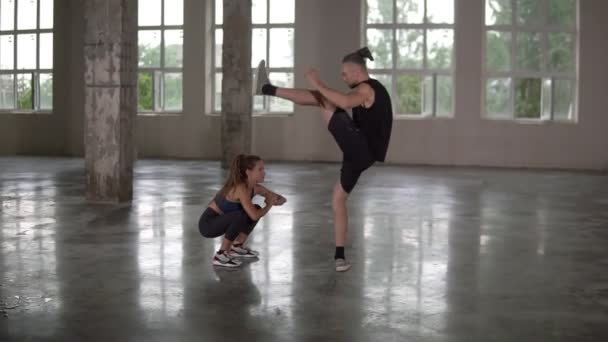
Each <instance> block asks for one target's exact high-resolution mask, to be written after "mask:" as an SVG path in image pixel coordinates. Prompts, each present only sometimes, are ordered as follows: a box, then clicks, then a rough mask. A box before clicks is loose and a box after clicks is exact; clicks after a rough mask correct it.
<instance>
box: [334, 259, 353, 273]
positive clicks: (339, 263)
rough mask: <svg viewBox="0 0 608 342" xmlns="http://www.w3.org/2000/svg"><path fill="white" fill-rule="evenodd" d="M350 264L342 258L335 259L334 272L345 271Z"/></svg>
mask: <svg viewBox="0 0 608 342" xmlns="http://www.w3.org/2000/svg"><path fill="white" fill-rule="evenodd" d="M350 266H351V265H350V264H349V263H348V262H346V260H344V259H336V272H346V271H348V270H349V269H350Z"/></svg>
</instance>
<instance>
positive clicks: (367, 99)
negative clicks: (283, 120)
mask: <svg viewBox="0 0 608 342" xmlns="http://www.w3.org/2000/svg"><path fill="white" fill-rule="evenodd" d="M365 59H369V60H372V61H373V60H374V59H373V57H372V55H371V52H370V51H369V49H368V48H367V47H364V48H362V49H359V50H358V51H356V52H353V53H350V54H348V55H346V56H345V57H344V58H343V59H342V80H343V81H344V82H345V83H346V84H347V85H348V86H349V87H350V88H351V89H352V91H350V92H349V93H347V94H345V93H342V92H340V91H337V90H334V89H331V88H329V87H327V86H326V85H325V84H324V83H323V82H322V81H321V80H320V78H319V73H318V71H317V70H315V69H309V70H308V71H307V72H306V79H307V80H308V81H309V83H310V85H311V86H312V89H311V90H308V89H292V88H279V87H276V86H274V85H272V84H271V83H270V81H269V79H268V73H267V72H266V68H265V62H264V61H263V60H262V61H261V62H260V65H259V66H258V73H257V81H256V94H258V95H267V96H277V97H280V98H283V99H287V100H290V101H292V102H294V103H296V104H299V105H310V106H318V107H320V108H321V112H322V115H323V119H324V120H325V123H326V124H327V128H328V129H329V131H330V132H331V134H332V135H333V137H334V139H335V141H336V143H337V144H338V146H339V147H340V149H341V150H342V153H343V159H342V168H341V170H340V179H339V181H338V182H337V183H336V184H335V186H334V190H333V198H332V207H333V211H334V228H335V239H336V251H335V255H334V259H335V263H336V271H338V272H344V271H347V270H349V269H350V267H351V265H350V264H349V263H348V262H347V261H346V257H345V255H344V245H345V243H346V231H347V222H348V215H347V210H346V200H347V198H348V194H349V193H350V192H351V191H352V190H353V188H354V187H355V184H356V183H357V180H358V179H359V176H361V173H362V172H363V171H365V170H366V169H368V168H369V167H370V166H371V165H372V164H374V162H376V161H379V162H384V160H385V158H386V152H387V150H388V144H389V140H390V135H391V129H392V123H393V111H392V106H391V99H390V96H389V94H388V92H387V91H386V88H384V86H383V85H382V84H380V82H378V81H377V80H375V79H372V78H370V77H369V74H368V71H367V66H366V61H365ZM348 110H352V114H353V116H352V119H351V117H350V116H349V115H348V113H347V111H348Z"/></svg>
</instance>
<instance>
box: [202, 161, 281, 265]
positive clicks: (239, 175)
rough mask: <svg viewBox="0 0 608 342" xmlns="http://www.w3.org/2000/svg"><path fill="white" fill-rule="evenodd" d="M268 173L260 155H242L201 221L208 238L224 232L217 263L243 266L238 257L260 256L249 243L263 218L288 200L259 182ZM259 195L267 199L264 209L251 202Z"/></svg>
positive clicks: (215, 257)
mask: <svg viewBox="0 0 608 342" xmlns="http://www.w3.org/2000/svg"><path fill="white" fill-rule="evenodd" d="M265 176H266V172H265V171H264V161H262V159H261V158H260V157H258V156H254V155H244V154H240V155H238V156H237V157H236V158H235V159H234V160H233V162H232V165H231V166H230V173H229V174H228V178H227V179H226V182H225V183H224V186H223V187H222V189H221V190H220V191H219V192H218V193H217V194H216V195H215V197H214V198H213V200H211V202H210V203H209V206H208V207H207V209H206V210H205V212H203V214H202V215H201V218H200V220H199V222H198V229H199V231H200V232H201V234H202V235H203V236H204V237H206V238H215V237H218V236H220V235H224V239H223V240H222V245H221V247H220V250H219V251H217V252H216V253H215V255H214V256H213V261H212V263H213V265H216V266H223V267H239V266H240V265H241V262H240V261H239V260H236V259H235V257H244V258H255V257H257V256H258V255H259V253H258V252H257V251H254V250H252V249H250V248H248V247H246V246H245V242H246V241H247V238H248V237H249V235H250V234H251V232H252V231H253V228H255V225H256V224H257V223H258V221H259V220H260V218H262V217H263V216H264V215H266V214H267V213H268V212H269V211H270V209H271V208H272V206H274V205H282V204H283V203H285V201H286V200H285V198H284V197H283V196H281V195H278V194H276V193H274V192H272V191H270V190H268V189H266V188H265V187H263V186H261V185H260V184H259V183H262V182H263V181H264V177H265ZM255 195H261V196H263V197H264V198H265V203H266V206H265V207H264V208H262V207H260V206H259V205H257V204H255V205H254V204H253V203H252V202H251V199H252V198H253V197H254V196H255Z"/></svg>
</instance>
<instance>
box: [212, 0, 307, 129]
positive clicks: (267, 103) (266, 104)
mask: <svg viewBox="0 0 608 342" xmlns="http://www.w3.org/2000/svg"><path fill="white" fill-rule="evenodd" d="M264 1H266V23H264V24H259V23H251V34H253V30H255V29H264V30H265V31H266V57H265V61H266V63H267V64H266V68H267V71H268V74H269V76H271V75H272V73H273V72H281V73H291V74H292V78H293V79H294V82H295V39H294V57H293V59H294V60H293V63H292V67H291V68H274V67H269V64H272V61H270V63H269V60H270V29H276V28H285V29H292V30H293V33H294V37H295V34H296V33H295V32H296V23H295V21H296V17H295V13H294V21H293V22H292V23H280V24H271V23H270V0H264ZM296 1H297V0H294V12H295V3H296ZM211 2H212V11H211V13H212V15H211V22H212V24H211V54H210V55H211V75H210V80H211V96H210V97H211V101H210V102H211V108H210V113H211V114H212V115H219V114H220V113H221V109H220V110H218V109H217V108H216V103H215V94H216V89H215V88H216V85H215V75H216V74H222V72H223V71H222V67H217V66H216V63H215V62H216V61H215V54H216V51H215V47H216V42H215V32H216V30H217V29H222V30H223V29H224V23H222V24H221V25H218V24H217V23H216V22H215V13H216V8H215V6H216V5H217V1H216V0H211ZM252 5H253V3H252ZM252 44H253V42H252ZM222 48H223V47H222ZM256 69H257V68H256V67H255V66H253V67H252V68H251V73H252V75H253V74H254V73H255V71H256ZM252 80H253V81H254V82H255V79H253V78H252ZM253 87H255V84H253ZM254 96H255V95H254ZM271 100H272V99H271V98H270V97H268V96H264V97H263V101H264V106H263V109H262V110H255V109H254V108H252V110H253V115H254V116H264V117H269V116H285V115H292V114H293V113H294V106H293V105H292V110H291V111H287V112H285V111H270V101H271ZM285 101H286V100H285ZM254 103H255V97H254V98H253V99H252V104H254ZM220 106H221V104H220ZM252 107H253V105H252Z"/></svg>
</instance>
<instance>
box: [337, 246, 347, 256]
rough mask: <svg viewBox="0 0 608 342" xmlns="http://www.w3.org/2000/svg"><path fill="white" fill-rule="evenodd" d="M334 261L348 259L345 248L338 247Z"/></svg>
mask: <svg viewBox="0 0 608 342" xmlns="http://www.w3.org/2000/svg"><path fill="white" fill-rule="evenodd" d="M334 259H346V257H344V247H338V246H336V254H334Z"/></svg>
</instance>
